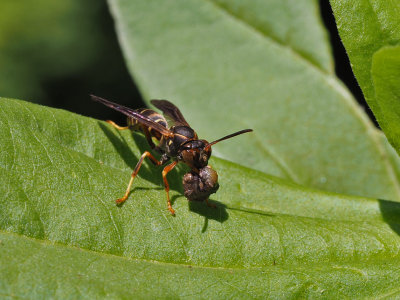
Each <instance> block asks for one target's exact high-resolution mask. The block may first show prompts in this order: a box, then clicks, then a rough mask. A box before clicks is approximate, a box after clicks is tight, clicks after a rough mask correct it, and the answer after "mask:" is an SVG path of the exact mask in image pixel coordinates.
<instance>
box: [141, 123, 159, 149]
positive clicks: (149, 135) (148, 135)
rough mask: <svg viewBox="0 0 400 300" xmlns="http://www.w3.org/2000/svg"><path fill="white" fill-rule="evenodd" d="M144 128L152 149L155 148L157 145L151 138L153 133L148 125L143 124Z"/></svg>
mask: <svg viewBox="0 0 400 300" xmlns="http://www.w3.org/2000/svg"><path fill="white" fill-rule="evenodd" d="M142 130H143V133H144V136H145V137H146V140H147V143H148V144H149V145H150V147H151V149H154V148H155V147H156V145H154V143H153V140H152V139H151V134H150V132H149V129H148V128H147V127H146V126H142Z"/></svg>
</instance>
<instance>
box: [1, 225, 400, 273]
mask: <svg viewBox="0 0 400 300" xmlns="http://www.w3.org/2000/svg"><path fill="white" fill-rule="evenodd" d="M0 234H2V235H8V236H14V237H17V238H21V239H27V240H31V241H33V242H35V243H38V244H40V245H43V246H50V247H58V248H61V249H71V250H74V251H79V252H87V253H92V254H95V255H99V256H103V257H111V258H117V259H122V260H125V261H130V262H145V263H149V264H157V265H165V266H179V267H183V268H196V269H204V270H226V271H229V270H232V271H235V270H240V271H242V270H248V271H257V270H260V271H265V270H268V272H274V269H278V270H276V271H277V272H279V271H281V270H284V269H290V270H291V271H292V272H296V273H298V272H300V271H298V270H293V267H296V266H299V267H304V263H302V262H300V261H299V262H296V261H294V262H291V263H290V265H284V264H282V265H279V264H274V265H263V266H257V267H254V266H248V267H247V266H246V267H244V266H241V267H238V266H224V267H212V266H202V265H194V264H186V263H181V262H166V261H160V260H150V259H144V258H132V257H127V256H120V255H116V254H112V253H104V252H99V251H94V250H91V249H87V248H80V247H77V246H73V245H69V244H64V243H60V242H53V241H50V240H45V239H37V238H33V237H29V236H26V235H21V234H17V233H14V232H8V231H5V230H3V229H0ZM0 242H1V240H0ZM1 246H4V244H3V245H1ZM395 260H400V259H399V258H397V257H387V258H376V259H370V260H368V261H369V262H371V261H382V262H384V261H390V262H393V261H395ZM354 262H356V263H361V262H363V260H359V259H355V258H352V259H347V260H338V261H330V262H328V264H330V265H331V267H332V268H334V267H335V266H336V267H339V268H346V269H349V268H348V267H342V266H338V264H346V263H350V264H351V263H354ZM320 265H321V262H315V263H313V262H307V268H308V269H310V270H312V269H314V270H315V269H318V268H315V267H318V266H320ZM313 266H314V267H313ZM279 268H280V269H279ZM301 270H303V268H301Z"/></svg>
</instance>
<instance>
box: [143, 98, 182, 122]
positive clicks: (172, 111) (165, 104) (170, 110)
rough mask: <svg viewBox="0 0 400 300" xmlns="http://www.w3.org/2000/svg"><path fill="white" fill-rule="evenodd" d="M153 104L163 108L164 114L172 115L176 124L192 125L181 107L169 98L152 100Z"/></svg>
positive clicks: (160, 108)
mask: <svg viewBox="0 0 400 300" xmlns="http://www.w3.org/2000/svg"><path fill="white" fill-rule="evenodd" d="M150 102H151V104H153V105H154V106H155V107H157V108H158V109H159V110H161V111H162V112H163V113H164V115H166V116H168V117H170V118H171V119H172V121H173V122H174V123H175V125H178V126H187V127H190V125H189V124H188V122H186V120H185V118H184V117H183V115H182V113H181V111H180V110H179V108H177V107H176V106H175V105H174V104H172V103H171V102H169V101H168V100H151V101H150Z"/></svg>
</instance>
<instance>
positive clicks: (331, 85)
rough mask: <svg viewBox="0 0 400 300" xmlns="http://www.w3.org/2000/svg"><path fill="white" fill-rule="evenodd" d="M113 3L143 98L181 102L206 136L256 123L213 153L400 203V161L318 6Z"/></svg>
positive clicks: (309, 182)
mask: <svg viewBox="0 0 400 300" xmlns="http://www.w3.org/2000/svg"><path fill="white" fill-rule="evenodd" d="M109 3H110V6H111V8H112V11H113V15H114V18H115V21H116V25H117V31H118V34H119V39H120V42H121V45H122V48H123V50H124V53H125V57H126V60H127V63H128V66H129V68H130V70H131V73H132V74H133V76H134V78H135V81H136V83H137V84H138V86H139V88H140V90H141V91H142V94H143V95H144V96H145V98H146V99H150V98H166V99H169V100H171V101H172V102H174V103H176V104H177V105H178V106H179V107H180V108H181V109H182V111H183V114H184V115H185V116H186V117H187V119H188V120H189V122H190V124H191V125H192V126H193V128H195V129H196V130H197V131H198V133H199V136H201V137H205V138H207V139H209V140H213V139H216V138H219V137H221V136H224V135H226V134H228V133H230V132H232V131H235V130H239V129H242V128H253V129H254V133H252V134H246V135H243V136H240V137H237V138H235V139H232V140H230V141H226V142H224V143H220V144H219V145H218V146H216V147H215V150H214V151H215V152H214V153H216V154H217V155H218V156H220V157H222V158H225V159H228V160H230V161H234V162H237V163H240V164H242V165H245V166H248V167H251V168H255V169H258V170H260V171H263V172H265V173H268V174H272V175H275V176H278V177H281V178H285V179H289V180H291V181H293V182H296V183H299V184H302V185H305V186H310V187H316V188H320V189H324V190H328V191H334V192H341V193H346V194H353V195H362V196H371V197H380V198H384V199H391V200H399V199H400V187H399V179H398V176H397V175H398V174H397V173H396V171H395V168H396V166H395V165H396V164H398V163H399V159H398V158H394V163H393V161H391V160H389V157H388V153H387V151H386V148H387V145H386V141H385V140H383V139H381V137H380V134H379V133H378V131H377V130H376V129H375V128H374V126H373V125H372V124H371V122H370V121H369V119H368V118H367V116H366V115H365V113H364V112H363V111H362V110H361V109H360V107H359V106H358V105H357V104H356V102H355V101H354V99H353V97H352V96H351V95H350V94H349V92H348V91H347V90H346V88H345V87H344V86H343V85H342V84H341V83H340V82H339V81H338V79H337V78H336V77H335V76H334V75H333V74H332V71H331V69H332V68H331V67H329V66H330V65H331V59H330V53H329V52H330V51H329V47H328V46H327V44H326V34H325V32H324V29H323V28H322V26H321V21H320V17H319V16H318V9H317V8H318V7H317V3H316V1H308V2H305V1H301V2H299V3H297V4H294V2H293V1H291V2H290V4H286V2H285V1H250V2H248V1H247V2H246V1H239V0H238V1H224V0H218V1H217V0H215V1H195V0H188V1H184V2H182V1H162V2H152V1H132V0H110V1H109ZM288 8H289V9H288ZM316 52H318V53H319V54H318V55H317V54H316Z"/></svg>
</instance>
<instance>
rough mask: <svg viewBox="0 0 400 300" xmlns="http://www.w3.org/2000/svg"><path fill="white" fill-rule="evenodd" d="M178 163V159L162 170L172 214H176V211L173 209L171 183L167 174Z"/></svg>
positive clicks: (169, 208)
mask: <svg viewBox="0 0 400 300" xmlns="http://www.w3.org/2000/svg"><path fill="white" fill-rule="evenodd" d="M177 163H178V161H174V162H173V163H172V164H169V165H168V166H166V167H165V168H164V170H163V171H162V177H163V180H164V186H165V192H166V193H167V204H168V210H169V211H170V212H171V214H172V215H175V211H174V210H173V208H172V206H171V201H170V199H169V184H168V181H167V174H168V173H169V172H170V171H171V170H172V169H173V168H174V167H175V166H176V164H177Z"/></svg>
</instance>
